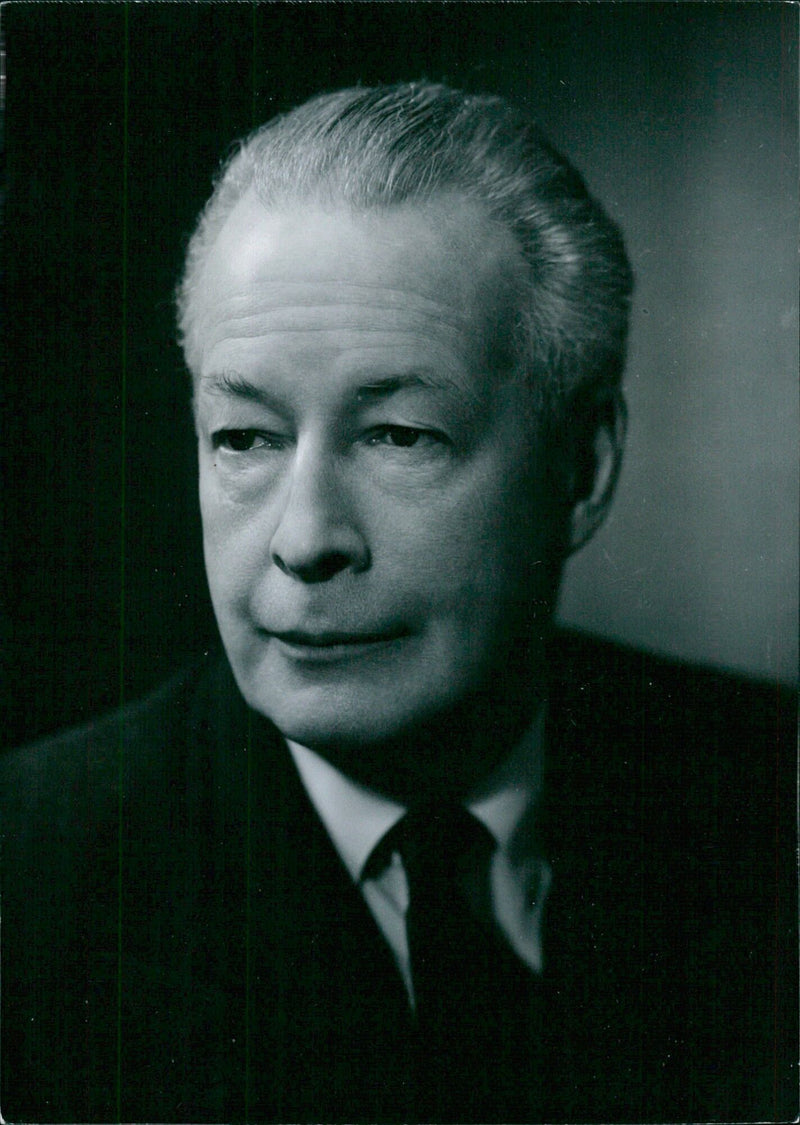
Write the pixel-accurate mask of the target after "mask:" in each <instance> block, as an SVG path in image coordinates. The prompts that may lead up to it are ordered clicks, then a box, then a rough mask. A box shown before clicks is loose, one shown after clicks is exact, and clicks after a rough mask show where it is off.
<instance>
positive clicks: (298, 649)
mask: <svg viewBox="0 0 800 1125" xmlns="http://www.w3.org/2000/svg"><path fill="white" fill-rule="evenodd" d="M407 635H408V633H407V630H405V629H393V630H387V631H386V632H378V633H370V632H363V633H359V632H355V633H349V632H347V633H345V632H339V631H337V630H325V631H323V632H305V631H303V630H298V629H290V630H286V631H285V632H270V636H271V637H272V638H273V639H274V640H276V641H278V643H279V645H280V647H281V648H282V649H283V650H284V652H286V653H287V654H288V655H290V656H291V657H293V658H294V659H295V660H301V661H302V660H313V661H331V660H340V659H347V658H353V657H355V656H361V655H366V654H372V653H374V652H375V651H376V650H377V649H379V648H382V647H385V646H387V645H390V644H393V643H394V642H395V641H398V640H400V639H401V638H403V637H405V636H407Z"/></svg>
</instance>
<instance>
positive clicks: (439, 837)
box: [392, 801, 495, 884]
mask: <svg viewBox="0 0 800 1125" xmlns="http://www.w3.org/2000/svg"><path fill="white" fill-rule="evenodd" d="M393 836H394V839H393V841H392V844H393V847H395V848H396V849H397V851H398V852H399V853H400V856H401V858H402V860H403V866H404V867H405V869H406V873H407V875H408V878H409V882H410V883H411V884H414V883H416V882H417V877H418V876H422V878H423V879H429V878H431V876H432V874H433V873H434V872H436V873H437V874H439V875H440V876H441V877H443V878H446V879H452V878H454V877H455V876H456V875H458V874H459V873H460V872H461V871H462V870H464V869H465V868H466V867H469V866H474V865H475V863H476V860H477V859H478V858H479V857H483V856H486V855H488V854H489V853H490V852H491V851H492V850H493V849H494V847H495V842H494V840H493V839H492V836H491V834H490V832H489V831H488V829H486V828H485V827H484V825H483V824H481V822H480V821H479V820H477V819H476V818H475V817H474V816H473V815H472V813H470V812H467V810H466V809H464V808H462V806H461V805H458V804H456V803H454V802H449V801H448V802H445V801H435V802H434V801H426V802H423V803H421V804H419V805H414V806H413V807H412V808H411V809H409V811H408V812H407V813H406V815H405V816H404V817H403V818H402V820H400V821H399V823H398V824H397V825H396V827H395V829H394V830H393Z"/></svg>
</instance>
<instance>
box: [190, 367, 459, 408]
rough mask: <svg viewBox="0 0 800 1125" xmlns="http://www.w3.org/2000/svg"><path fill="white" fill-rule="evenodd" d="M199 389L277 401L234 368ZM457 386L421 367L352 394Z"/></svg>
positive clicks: (381, 395)
mask: <svg viewBox="0 0 800 1125" xmlns="http://www.w3.org/2000/svg"><path fill="white" fill-rule="evenodd" d="M198 389H199V390H200V391H202V392H204V393H206V394H211V395H227V396H230V397H233V398H237V399H240V400H242V401H244V402H254V403H257V404H258V405H259V406H265V407H269V408H274V407H275V405H276V402H275V398H274V397H273V395H271V394H270V392H269V391H267V390H265V389H264V388H263V387H259V386H258V385H257V384H255V383H251V382H250V381H249V379H245V378H244V377H243V376H242V375H238V374H237V373H236V372H230V371H226V372H220V373H218V374H214V375H207V376H205V377H204V378H201V380H200V386H199V388H198ZM456 389H457V390H458V391H459V394H463V391H462V390H461V389H460V388H456V387H455V386H454V384H453V383H451V381H450V380H444V379H441V378H436V377H433V376H432V375H429V374H428V373H426V372H425V373H424V372H421V371H409V372H405V373H402V374H392V375H385V376H381V377H378V378H369V379H368V380H367V381H366V382H364V383H362V384H361V385H359V386H358V387H357V388H356V391H355V397H356V399H357V400H358V401H359V402H363V401H365V400H366V401H380V400H382V399H385V398H389V397H390V396H391V395H393V394H397V393H398V392H399V391H405V390H428V391H438V392H439V393H441V392H445V393H447V392H450V393H452V391H453V390H456Z"/></svg>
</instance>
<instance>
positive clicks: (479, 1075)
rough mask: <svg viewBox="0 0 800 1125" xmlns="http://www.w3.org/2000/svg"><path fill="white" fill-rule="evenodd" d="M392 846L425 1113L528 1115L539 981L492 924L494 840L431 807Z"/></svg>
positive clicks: (419, 811) (405, 825) (466, 819)
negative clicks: (405, 893)
mask: <svg viewBox="0 0 800 1125" xmlns="http://www.w3.org/2000/svg"><path fill="white" fill-rule="evenodd" d="M391 844H392V846H393V847H394V848H395V849H396V850H397V851H398V852H399V853H400V857H401V859H402V861H403V866H404V868H405V872H406V877H407V879H408V888H409V906H408V912H407V914H406V933H407V937H408V946H409V955H410V964H411V979H412V983H413V986H414V998H415V1020H416V1029H417V1060H416V1074H415V1083H416V1090H417V1111H418V1112H417V1116H418V1117H419V1118H421V1119H428V1120H430V1121H462V1122H466V1121H470V1120H498V1116H497V1115H498V1114H499V1115H500V1116H502V1117H505V1118H507V1119H510V1118H508V1115H509V1114H511V1115H513V1114H514V1113H515V1112H516V1110H517V1104H518V1102H519V1100H520V1099H522V1102H523V1104H524V1111H523V1112H527V1111H528V1108H529V1105H530V1101H529V1096H528V1095H529V1088H530V1082H529V1078H530V1073H529V1072H530V1067H531V1066H533V1065H534V1064H533V1057H532V1050H533V1048H534V1047H535V1040H536V1035H535V1032H534V1028H533V1021H532V1016H533V1008H532V1003H533V992H534V989H535V982H534V981H533V977H532V974H531V973H530V972H529V971H528V970H527V969H526V968H525V967H524V966H523V965H522V964H521V962H520V961H519V959H518V958H517V957H516V955H514V954H513V953H512V952H511V951H510V949H509V948H508V946H507V944H506V942H505V940H504V939H503V938H502V937H500V936H499V935H498V934H497V933H496V931H494V929H493V922H492V920H491V906H490V896H489V887H488V870H489V861H490V859H491V855H492V853H493V851H494V848H495V842H494V840H493V839H492V837H491V835H490V833H489V832H488V831H487V829H486V828H484V826H483V825H482V824H481V823H480V822H479V821H478V820H476V819H475V817H473V816H472V815H471V814H470V813H468V812H467V811H466V810H465V809H463V808H462V807H460V806H459V805H456V804H450V803H435V804H434V803H429V804H424V805H420V806H418V807H415V808H413V809H412V810H411V811H410V812H409V813H407V814H406V816H405V817H404V818H403V819H402V820H401V821H400V822H399V824H398V825H397V826H396V827H395V829H394V830H393V831H392V833H391ZM467 890H469V891H470V892H471V893H470V894H469V896H468V895H467V893H465V892H466V891H467ZM479 915H483V916H479Z"/></svg>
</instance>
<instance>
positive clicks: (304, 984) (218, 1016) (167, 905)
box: [0, 636, 797, 1122]
mask: <svg viewBox="0 0 800 1125" xmlns="http://www.w3.org/2000/svg"><path fill="white" fill-rule="evenodd" d="M551 673H552V693H551V707H550V718H549V725H548V732H547V740H548V753H549V765H548V781H547V785H546V799H545V803H544V807H543V809H542V812H541V819H540V827H541V835H542V846H543V847H544V848H545V849H546V852H547V854H548V856H549V858H550V860H551V862H552V865H553V869H554V882H553V886H552V890H551V896H550V899H549V902H548V907H547V910H546V918H545V934H544V942H545V958H546V971H545V974H544V979H543V980H542V981H541V983H540V984H537V985H535V987H534V989H533V993H532V995H533V996H534V997H535V1000H534V1003H533V1004H532V1006H531V1007H530V1008H529V1009H528V1008H526V1017H525V1018H526V1020H527V1021H528V1022H527V1031H526V1032H525V1035H527V1036H528V1038H527V1039H526V1041H525V1042H523V1043H522V1044H521V1045H520V1047H521V1051H520V1053H519V1054H518V1055H517V1056H515V1057H514V1058H513V1059H511V1060H508V1059H506V1060H504V1059H502V1058H495V1059H488V1060H487V1065H486V1070H485V1072H480V1068H478V1069H476V1068H475V1067H474V1063H473V1064H471V1066H470V1068H469V1071H468V1072H467V1073H454V1074H453V1076H452V1083H453V1090H454V1091H457V1096H456V1102H455V1104H456V1106H457V1108H455V1109H452V1110H451V1111H450V1113H451V1116H452V1119H453V1120H459V1121H464V1122H466V1121H470V1120H485V1121H533V1120H545V1121H607V1122H615V1121H632V1122H633V1121H635V1122H645V1121H676V1120H680V1121H707V1120H725V1121H734V1120H745V1121H751V1120H770V1121H772V1120H785V1119H788V1118H789V1117H791V1116H794V1114H795V1111H796V1108H797V1097H796V1073H795V1071H794V1069H793V1060H794V1059H795V1058H796V1055H797V1028H796V1012H797V981H796V973H795V966H796V952H797V947H796V917H797V904H796V899H795V895H794V888H795V878H794V876H795V871H794V860H793V856H794V815H793V814H794V808H795V794H794V784H793V776H794V769H793V763H794V718H793V703H792V701H791V700H787V699H786V698H785V697H783V696H782V695H781V694H780V693H779V692H778V691H776V690H775V689H774V688H773V689H768V688H759V687H755V686H753V685H744V684H742V683H740V682H738V681H735V680H733V679H727V678H725V677H721V676H717V675H712V674H709V673H701V672H688V671H687V670H685V669H682V668H677V667H674V666H672V665H669V664H667V663H665V662H662V661H658V660H655V659H653V658H650V657H646V656H643V655H641V654H637V653H633V652H630V651H625V650H623V649H621V648H618V647H615V646H611V645H606V644H598V643H595V642H589V641H586V640H582V639H580V638H577V637H568V636H567V637H561V638H560V639H559V642H558V645H557V647H556V648H555V649H554V652H553V656H552V660H551ZM0 795H1V804H2V810H1V811H2V822H1V823H2V869H1V870H2V896H3V898H2V956H3V964H2V971H3V977H2V1001H3V1010H2V1112H3V1115H4V1117H5V1119H6V1120H7V1121H97V1120H101V1121H110V1120H123V1121H129V1120H135V1121H149V1122H158V1121H163V1122H201V1121H243V1120H253V1121H281V1122H292V1121H297V1122H300V1121H320V1122H325V1121H351V1122H355V1121H376V1122H377V1121H413V1120H420V1119H425V1118H426V1117H427V1115H428V1112H429V1107H427V1108H426V1105H425V1103H423V1102H421V1101H420V1100H419V1093H418V1091H416V1090H415V1084H414V1077H413V1076H414V1066H413V1041H414V1032H413V1026H412V1023H411V1020H410V1017H409V1013H408V1009H407V1001H406V997H405V993H404V990H403V987H402V984H401V981H400V978H399V976H398V974H397V971H396V968H395V966H394V964H393V962H392V959H391V956H390V954H389V952H388V949H387V947H386V945H385V943H384V941H383V939H382V938H381V936H380V934H379V932H378V930H377V928H376V926H375V924H374V922H373V920H372V917H371V915H370V914H369V912H368V910H367V908H366V906H365V905H364V903H363V901H362V899H361V897H360V895H359V894H358V893H357V892H356V891H355V890H354V888H353V887H352V885H351V883H350V880H349V878H348V876H347V874H346V872H345V871H344V868H343V867H342V865H341V863H340V861H339V859H338V857H337V855H336V854H335V852H334V850H333V847H332V845H331V843H330V841H329V839H328V837H327V835H326V833H325V831H324V829H323V827H322V825H321V823H320V822H319V820H318V819H317V817H316V814H315V813H314V811H313V810H312V808H311V806H310V804H309V802H308V799H307V797H306V795H305V792H304V790H303V788H302V786H301V784H300V782H299V779H298V777H297V775H296V773H295V771H294V768H293V765H292V763H291V759H290V758H289V756H288V753H287V752H286V750H285V748H284V746H283V745H282V742H281V740H280V738H279V737H278V736H277V733H276V732H275V731H274V729H273V728H272V727H271V726H270V724H268V723H267V722H265V721H264V720H262V719H260V718H259V717H258V716H256V715H254V714H253V713H252V712H251V711H249V710H248V709H247V708H246V706H245V705H244V703H243V702H242V700H241V698H240V696H239V695H238V693H237V691H236V689H235V687H234V685H233V680H232V677H231V674H230V671H229V669H228V667H227V665H226V663H225V661H224V660H221V659H219V658H217V659H211V658H209V659H207V660H206V661H204V662H203V665H202V666H200V667H199V668H195V669H192V670H191V671H190V672H188V673H187V674H185V675H183V676H182V677H180V678H178V679H177V680H176V681H174V682H173V683H171V684H170V685H168V686H166V687H165V688H163V689H161V690H160V691H158V692H156V693H155V694H154V695H153V696H152V697H150V698H149V699H147V700H146V701H145V702H143V703H141V704H138V705H136V706H133V707H130V708H128V709H126V710H125V711H123V712H122V713H120V714H119V715H115V716H111V717H110V718H106V719H104V720H100V721H98V722H96V723H93V724H90V725H89V726H87V727H85V728H83V729H81V730H79V731H77V732H73V733H70V734H67V735H63V736H60V737H57V738H54V739H50V740H48V741H45V742H43V743H40V744H39V745H38V746H35V747H33V748H28V749H25V750H22V751H18V752H14V753H11V754H8V755H6V756H5V757H4V759H2V762H0ZM514 1007H515V997H513V996H509V999H508V1010H509V1019H511V1013H512V1011H513V1010H514ZM501 1038H502V1036H500V1035H499V1034H498V1041H499V1040H500V1039H501ZM523 1038H524V1036H523Z"/></svg>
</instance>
